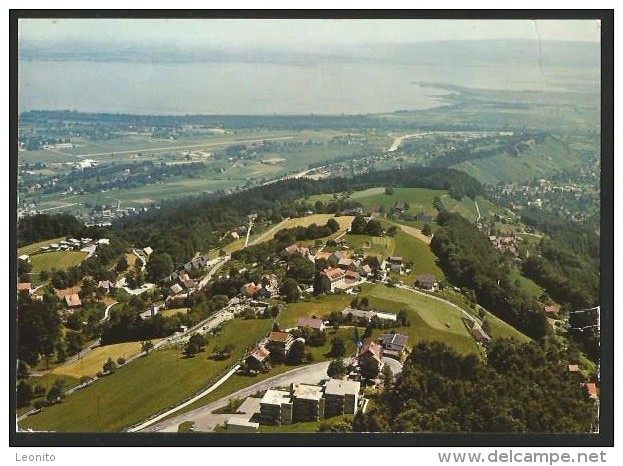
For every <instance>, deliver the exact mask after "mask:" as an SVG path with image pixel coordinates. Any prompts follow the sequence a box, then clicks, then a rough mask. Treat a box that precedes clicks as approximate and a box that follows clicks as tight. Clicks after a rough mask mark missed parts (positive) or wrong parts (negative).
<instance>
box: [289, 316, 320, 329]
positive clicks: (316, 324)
mask: <svg viewBox="0 0 623 466" xmlns="http://www.w3.org/2000/svg"><path fill="white" fill-rule="evenodd" d="M296 326H297V327H298V328H305V327H309V328H311V329H313V330H318V331H320V332H322V331H324V329H325V325H324V322H323V321H322V319H316V318H314V317H299V319H298V320H297V322H296Z"/></svg>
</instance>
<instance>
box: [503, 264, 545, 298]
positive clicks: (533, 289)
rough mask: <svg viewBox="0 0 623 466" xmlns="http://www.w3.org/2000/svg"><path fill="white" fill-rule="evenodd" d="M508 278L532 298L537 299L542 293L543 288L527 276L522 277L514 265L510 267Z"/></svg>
mask: <svg viewBox="0 0 623 466" xmlns="http://www.w3.org/2000/svg"><path fill="white" fill-rule="evenodd" d="M510 279H511V280H512V281H513V282H517V284H518V285H519V287H520V288H521V289H522V290H524V291H525V292H526V293H528V294H529V295H530V296H532V297H533V298H536V299H539V298H540V297H541V295H542V294H543V288H541V287H540V286H539V285H537V284H536V283H534V282H533V281H532V280H530V279H529V278H527V277H524V276H523V275H522V274H521V272H520V271H519V270H518V269H516V268H514V267H513V268H511V273H510Z"/></svg>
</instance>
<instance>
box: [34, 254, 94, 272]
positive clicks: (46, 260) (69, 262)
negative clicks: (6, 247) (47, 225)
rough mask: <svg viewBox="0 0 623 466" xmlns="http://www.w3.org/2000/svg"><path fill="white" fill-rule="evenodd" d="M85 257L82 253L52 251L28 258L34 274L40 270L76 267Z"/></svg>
mask: <svg viewBox="0 0 623 466" xmlns="http://www.w3.org/2000/svg"><path fill="white" fill-rule="evenodd" d="M85 257H87V253H86V252H82V251H53V252H46V253H42V254H36V255H34V256H32V257H31V258H30V262H31V263H32V271H33V272H35V273H38V272H41V271H42V270H52V268H55V269H56V270H63V269H67V268H69V267H71V266H74V265H78V264H79V263H80V262H82V261H83V260H84V258H85Z"/></svg>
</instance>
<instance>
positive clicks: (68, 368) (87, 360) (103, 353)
mask: <svg viewBox="0 0 623 466" xmlns="http://www.w3.org/2000/svg"><path fill="white" fill-rule="evenodd" d="M140 352H141V344H140V343H139V342H136V341H135V342H130V343H118V344H116V345H106V346H100V347H98V348H95V349H94V350H92V351H90V352H89V353H87V354H86V355H85V356H84V357H82V358H80V359H78V360H77V361H75V362H73V363H71V364H65V365H62V366H59V367H57V368H55V369H54V370H53V371H52V372H53V373H54V374H60V375H68V376H71V377H75V378H80V377H82V376H84V375H88V376H94V375H95V374H97V373H98V372H100V371H101V370H102V366H103V365H104V363H105V362H106V361H107V360H108V358H112V359H113V361H116V360H117V358H119V357H123V358H125V359H128V358H129V357H130V356H134V355H135V354H138V353H140Z"/></svg>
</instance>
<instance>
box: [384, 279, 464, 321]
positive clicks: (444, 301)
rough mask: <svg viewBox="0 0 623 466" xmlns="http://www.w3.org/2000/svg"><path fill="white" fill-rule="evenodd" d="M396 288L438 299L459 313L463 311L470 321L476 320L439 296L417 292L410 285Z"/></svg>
mask: <svg viewBox="0 0 623 466" xmlns="http://www.w3.org/2000/svg"><path fill="white" fill-rule="evenodd" d="M396 288H402V289H403V290H409V291H411V292H413V293H417V294H421V295H422V296H426V297H427V298H432V299H436V300H437V301H441V302H442V303H445V304H447V305H448V306H452V307H454V308H456V309H458V310H459V311H461V313H462V314H463V315H464V316H465V317H467V318H468V319H470V320H474V316H472V315H471V314H469V313H468V312H467V311H465V310H464V309H462V308H460V307H459V306H457V305H456V304H454V303H452V302H450V301H448V300H446V299H443V298H439V297H438V296H435V295H432V294H429V293H424V292H423V291H420V290H416V289H415V288H413V287H411V286H408V285H396Z"/></svg>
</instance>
